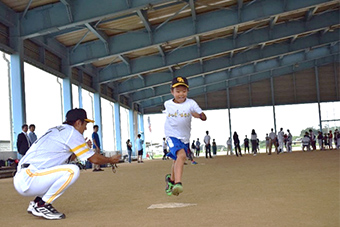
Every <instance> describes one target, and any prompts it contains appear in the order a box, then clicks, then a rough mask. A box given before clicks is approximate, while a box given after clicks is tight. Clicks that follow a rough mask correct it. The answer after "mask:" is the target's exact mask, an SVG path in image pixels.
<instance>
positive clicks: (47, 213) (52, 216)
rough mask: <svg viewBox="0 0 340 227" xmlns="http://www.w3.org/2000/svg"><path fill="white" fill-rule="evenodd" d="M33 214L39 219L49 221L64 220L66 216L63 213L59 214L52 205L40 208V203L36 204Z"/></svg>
mask: <svg viewBox="0 0 340 227" xmlns="http://www.w3.org/2000/svg"><path fill="white" fill-rule="evenodd" d="M32 214H33V215H34V216H37V217H43V218H46V219H49V220H58V219H64V218H65V217H66V216H65V214H63V213H59V212H58V211H57V210H56V209H55V208H54V207H53V206H52V204H47V203H45V204H44V205H42V206H40V205H39V204H38V203H36V204H34V206H33V209H32Z"/></svg>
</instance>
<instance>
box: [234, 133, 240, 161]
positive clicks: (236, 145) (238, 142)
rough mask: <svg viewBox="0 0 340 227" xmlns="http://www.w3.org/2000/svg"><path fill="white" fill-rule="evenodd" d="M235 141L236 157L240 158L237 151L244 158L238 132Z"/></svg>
mask: <svg viewBox="0 0 340 227" xmlns="http://www.w3.org/2000/svg"><path fill="white" fill-rule="evenodd" d="M233 140H234V145H235V154H236V156H237V157H238V154H237V150H238V152H239V154H240V156H241V157H242V153H241V147H240V140H239V138H238V135H237V132H234V135H233Z"/></svg>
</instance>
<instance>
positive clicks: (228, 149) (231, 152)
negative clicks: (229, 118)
mask: <svg viewBox="0 0 340 227" xmlns="http://www.w3.org/2000/svg"><path fill="white" fill-rule="evenodd" d="M231 144H232V141H231V138H230V137H229V139H228V140H227V155H228V152H229V153H230V155H232V154H233V149H232V146H231Z"/></svg>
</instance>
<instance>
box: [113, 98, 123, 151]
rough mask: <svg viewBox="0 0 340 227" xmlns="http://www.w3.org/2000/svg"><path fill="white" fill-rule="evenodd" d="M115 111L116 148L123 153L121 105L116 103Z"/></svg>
mask: <svg viewBox="0 0 340 227" xmlns="http://www.w3.org/2000/svg"><path fill="white" fill-rule="evenodd" d="M114 109H115V123H114V124H115V133H116V134H115V136H116V148H117V151H122V137H121V131H120V105H119V103H117V102H115V103H114Z"/></svg>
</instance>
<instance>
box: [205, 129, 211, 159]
mask: <svg viewBox="0 0 340 227" xmlns="http://www.w3.org/2000/svg"><path fill="white" fill-rule="evenodd" d="M205 133H206V135H205V137H204V143H205V158H208V154H209V157H210V158H212V157H211V144H210V136H209V131H206V132H205Z"/></svg>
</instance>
